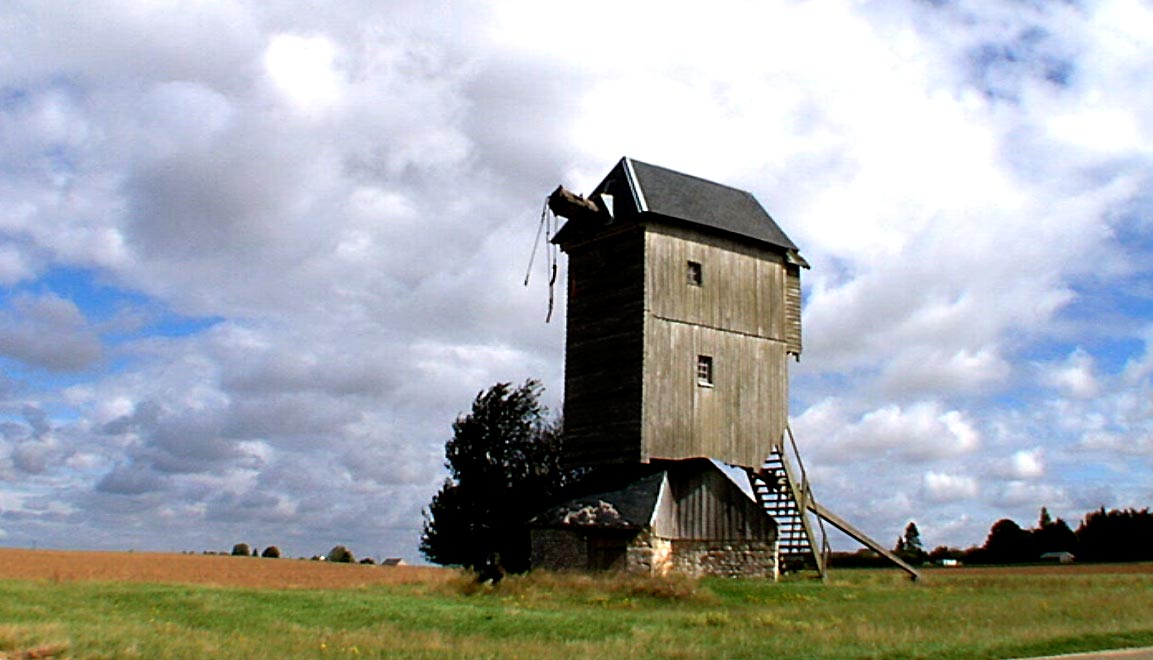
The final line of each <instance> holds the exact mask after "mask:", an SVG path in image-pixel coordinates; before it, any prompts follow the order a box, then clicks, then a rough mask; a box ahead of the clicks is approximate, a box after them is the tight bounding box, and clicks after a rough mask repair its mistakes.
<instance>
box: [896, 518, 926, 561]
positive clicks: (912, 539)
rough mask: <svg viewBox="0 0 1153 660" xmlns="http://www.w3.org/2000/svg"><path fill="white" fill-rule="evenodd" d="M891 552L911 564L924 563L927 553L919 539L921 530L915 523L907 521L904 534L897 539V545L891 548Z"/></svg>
mask: <svg viewBox="0 0 1153 660" xmlns="http://www.w3.org/2000/svg"><path fill="white" fill-rule="evenodd" d="M893 553H894V554H896V555H897V556H898V557H900V558H901V559H904V560H905V561H906V562H908V563H910V564H913V565H918V564H923V563H925V559H926V558H927V557H928V556H929V555H928V553H927V552H925V544H924V543H923V542H922V541H921V530H919V529H917V523H915V522H913V521H911V520H910V521H909V524H908V525H906V526H905V534H904V535H903V536H901V537H900V538H898V539H897V547H896V548H894V549H893Z"/></svg>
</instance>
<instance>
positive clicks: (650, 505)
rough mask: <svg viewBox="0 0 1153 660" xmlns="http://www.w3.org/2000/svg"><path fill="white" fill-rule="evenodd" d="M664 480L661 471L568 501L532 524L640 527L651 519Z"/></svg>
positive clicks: (546, 525) (539, 525)
mask: <svg viewBox="0 0 1153 660" xmlns="http://www.w3.org/2000/svg"><path fill="white" fill-rule="evenodd" d="M664 479H665V472H664V471H663V470H662V471H658V472H656V473H653V474H649V475H648V476H646V477H643V478H641V479H638V480H636V481H632V482H630V483H628V484H625V485H624V486H623V487H620V488H615V489H613V490H609V491H602V492H596V493H590V494H587V495H584V496H582V497H578V498H576V499H572V500H569V501H568V502H565V503H564V504H561V505H560V506H556V507H553V508H551V509H549V510H548V511H545V512H544V513H542V514H540V515H539V516H537V517H535V518H534V519H533V520H532V524H533V525H536V526H538V527H601V528H608V529H641V528H643V527H645V526H646V525H648V524H649V521H650V520H651V519H652V516H653V509H654V508H656V505H657V497H658V496H659V495H660V491H661V483H663V482H664Z"/></svg>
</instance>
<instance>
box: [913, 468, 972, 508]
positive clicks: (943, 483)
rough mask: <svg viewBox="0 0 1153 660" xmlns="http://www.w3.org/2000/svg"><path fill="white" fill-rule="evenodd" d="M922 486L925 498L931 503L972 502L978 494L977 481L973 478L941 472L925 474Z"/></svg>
mask: <svg viewBox="0 0 1153 660" xmlns="http://www.w3.org/2000/svg"><path fill="white" fill-rule="evenodd" d="M922 485H923V487H924V490H925V497H926V498H927V499H928V500H929V501H932V502H956V501H965V500H972V499H974V498H976V497H977V495H978V494H979V492H980V487H979V485H978V483H977V480H976V479H974V478H973V477H968V476H964V475H954V474H946V473H943V472H933V471H929V472H926V473H925V475H924V477H923V480H922Z"/></svg>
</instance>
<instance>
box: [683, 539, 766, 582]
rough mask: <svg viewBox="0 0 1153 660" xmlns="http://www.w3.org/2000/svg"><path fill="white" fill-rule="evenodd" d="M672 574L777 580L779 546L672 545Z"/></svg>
mask: <svg viewBox="0 0 1153 660" xmlns="http://www.w3.org/2000/svg"><path fill="white" fill-rule="evenodd" d="M671 544H672V553H671V556H672V570H673V571H676V572H678V573H684V574H687V575H711V576H716V577H747V578H769V579H772V580H776V579H777V578H778V577H779V575H780V573H779V568H778V567H777V544H776V543H772V542H766V541H732V542H726V541H672V542H671Z"/></svg>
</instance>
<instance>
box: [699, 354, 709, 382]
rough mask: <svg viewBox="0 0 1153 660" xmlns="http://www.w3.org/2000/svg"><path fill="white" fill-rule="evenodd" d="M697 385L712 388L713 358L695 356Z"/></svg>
mask: <svg viewBox="0 0 1153 660" xmlns="http://www.w3.org/2000/svg"><path fill="white" fill-rule="evenodd" d="M697 385H701V386H703V387H712V386H713V356H711V355H698V356H697Z"/></svg>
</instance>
